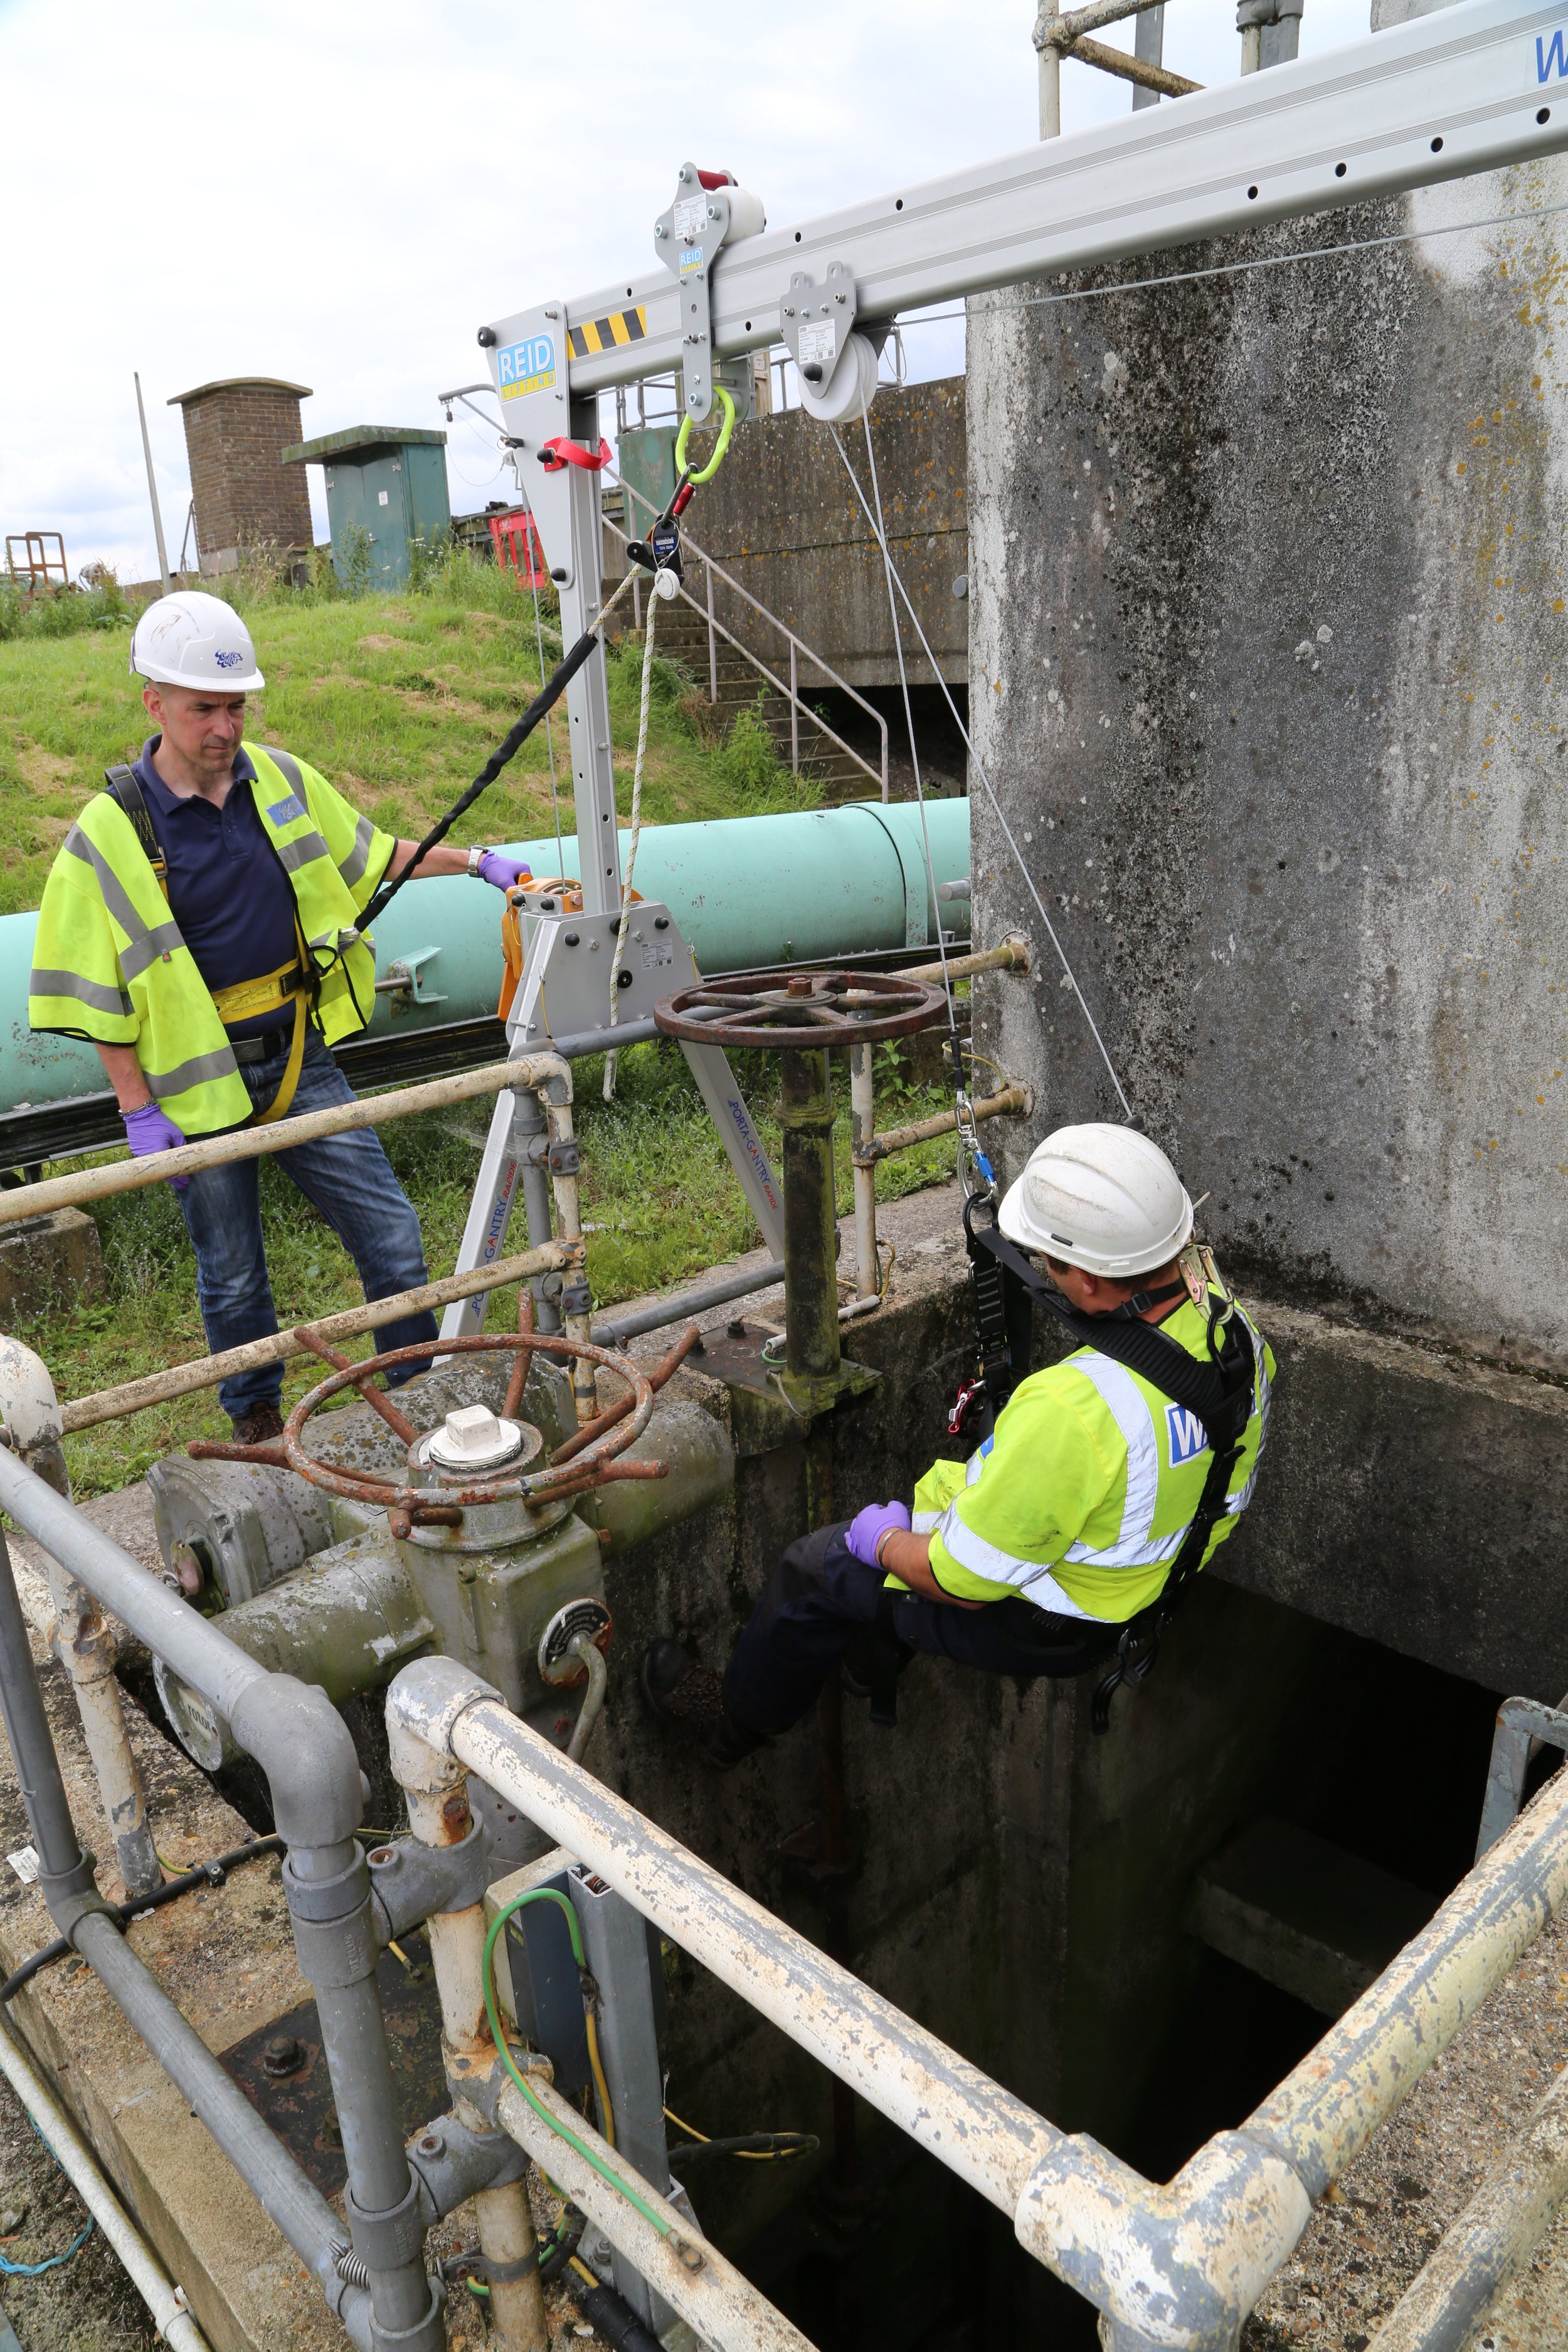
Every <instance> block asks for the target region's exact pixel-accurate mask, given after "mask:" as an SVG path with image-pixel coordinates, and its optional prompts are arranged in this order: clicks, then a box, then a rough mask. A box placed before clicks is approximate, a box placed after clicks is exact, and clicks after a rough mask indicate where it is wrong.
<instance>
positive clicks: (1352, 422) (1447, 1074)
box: [969, 160, 1568, 1364]
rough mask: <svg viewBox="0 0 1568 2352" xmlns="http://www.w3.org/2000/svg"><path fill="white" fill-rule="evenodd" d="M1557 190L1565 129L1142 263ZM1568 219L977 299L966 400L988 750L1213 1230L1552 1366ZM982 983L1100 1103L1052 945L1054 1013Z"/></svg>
mask: <svg viewBox="0 0 1568 2352" xmlns="http://www.w3.org/2000/svg"><path fill="white" fill-rule="evenodd" d="M1565 195H1568V164H1564V163H1563V162H1562V161H1561V160H1556V161H1553V162H1551V163H1543V164H1541V165H1538V166H1531V167H1530V168H1527V169H1520V170H1518V171H1515V172H1510V173H1502V174H1499V175H1495V176H1491V177H1488V178H1481V179H1475V180H1469V181H1466V182H1462V183H1455V184H1452V185H1451V186H1448V187H1444V188H1438V189H1435V190H1432V191H1430V192H1427V193H1425V194H1418V195H1415V196H1412V197H1410V198H1408V199H1406V200H1404V201H1402V202H1399V203H1394V204H1389V205H1379V206H1370V207H1367V208H1364V209H1363V210H1360V211H1356V212H1353V213H1347V214H1343V215H1333V216H1331V217H1325V218H1322V219H1321V220H1317V221H1310V222H1303V223H1297V224H1292V225H1289V226H1286V227H1282V228H1280V229H1279V230H1278V231H1276V232H1272V233H1270V234H1268V235H1263V236H1256V237H1252V238H1247V239H1241V240H1236V241H1234V242H1232V243H1229V244H1225V245H1216V246H1214V247H1203V248H1194V249H1190V250H1184V251H1182V252H1179V253H1173V254H1171V255H1169V256H1166V257H1161V259H1160V260H1159V262H1158V265H1157V266H1158V268H1160V269H1162V270H1166V269H1169V270H1181V269H1184V268H1191V267H1207V266H1212V265H1214V264H1216V263H1225V262H1226V261H1230V260H1244V259H1247V258H1253V257H1261V256H1265V255H1268V254H1272V253H1279V252H1284V251H1287V250H1290V251H1294V250H1297V249H1300V248H1304V247H1326V246H1329V245H1331V244H1335V243H1338V242H1340V241H1342V240H1343V239H1345V238H1347V237H1364V236H1377V235H1381V234H1386V233H1398V232H1402V231H1404V230H1405V229H1407V228H1408V229H1415V230H1436V229H1437V228H1441V227H1445V226H1448V225H1450V224H1456V223H1465V222H1469V221H1474V220H1479V219H1484V218H1487V217H1489V216H1491V215H1499V214H1507V213H1516V212H1519V211H1521V210H1525V209H1530V208H1535V207H1539V206H1542V205H1552V204H1554V203H1557V202H1560V201H1562V200H1563V198H1564V196H1565ZM1561 237H1562V231H1561V229H1560V227H1559V226H1558V224H1557V223H1556V222H1555V221H1546V222H1542V223H1538V224H1536V225H1533V226H1521V227H1503V228H1488V229H1484V230H1465V231H1463V232H1462V233H1459V234H1456V235H1447V236H1442V237H1440V238H1434V239H1432V240H1431V241H1429V242H1426V243H1405V244H1396V245H1394V246H1390V247H1384V248H1383V249H1381V250H1377V251H1373V252H1363V253H1358V254H1353V255H1348V256H1344V257H1340V258H1337V259H1324V260H1321V261H1307V262H1300V263H1292V264H1290V265H1289V267H1286V268H1274V269H1268V270H1262V271H1254V272H1250V273H1247V274H1243V275H1237V276H1229V277H1221V278H1211V279H1208V280H1205V282H1204V283H1202V284H1199V285H1186V286H1180V287H1173V288H1172V289H1169V290H1168V291H1160V290H1154V291H1152V292H1146V293H1137V294H1128V295H1126V296H1123V297H1119V298H1116V299H1107V300H1099V301H1095V302H1093V303H1085V304H1081V305H1074V304H1071V303H1065V304H1062V305H1061V306H1059V307H1047V308H1040V307H1035V308H1023V307H1021V306H1020V305H1019V303H1018V301H1017V299H1016V297H1013V296H1006V297H997V298H994V299H992V300H987V301H978V302H976V303H975V304H974V305H973V310H972V318H971V329H970V403H971V414H972V420H973V430H972V432H971V434H970V438H969V447H970V493H971V495H970V517H971V537H972V562H971V583H972V591H971V600H970V604H971V614H972V629H973V635H972V639H971V674H972V687H971V696H972V704H973V712H974V724H975V741H976V747H977V750H978V751H979V753H980V756H981V758H982V759H983V761H984V763H985V766H986V768H987V771H988V772H989V774H990V775H991V778H992V780H993V782H994V783H995V785H996V787H997V789H998V791H999V793H1000V794H1001V797H1002V800H1003V803H1004V805H1005V808H1006V809H1007V811H1008V812H1009V814H1010V818H1011V821H1012V823H1013V824H1014V827H1015V830H1016V833H1017V835H1018V836H1019V839H1020V841H1021V843H1022V845H1023V846H1024V848H1025V851H1026V855H1027V856H1029V857H1030V858H1031V859H1032V860H1033V861H1034V871H1035V874H1036V877H1037V880H1038V882H1039V884H1040V887H1042V889H1043V890H1044V891H1046V892H1048V893H1049V894H1050V903H1051V905H1052V908H1053V913H1054V915H1055V916H1056V917H1057V919H1058V920H1059V923H1060V927H1061V930H1062V935H1063V938H1064V940H1065V942H1066V944H1067V946H1068V951H1069V953H1070V954H1071V955H1072V956H1073V957H1074V958H1075V960H1076V961H1077V963H1078V965H1079V971H1080V975H1081V978H1082V980H1083V983H1084V986H1085V991H1086V993H1087V995H1088V996H1089V1002H1090V1003H1091V1004H1092V1005H1093V1007H1094V1008H1095V1010H1096V1013H1097V1014H1098V1015H1099V1017H1100V1022H1101V1024H1102V1026H1103V1029H1104V1032H1105V1034H1106V1038H1107V1042H1108V1044H1109V1045H1110V1049H1111V1052H1112V1054H1113V1055H1114V1056H1115V1058H1116V1060H1117V1062H1118V1063H1119V1065H1120V1066H1121V1070H1122V1073H1123V1076H1124V1078H1125V1080H1126V1083H1127V1086H1128V1089H1129V1092H1130V1094H1131V1097H1132V1100H1133V1103H1134V1105H1135V1107H1136V1108H1137V1109H1138V1110H1139V1111H1140V1112H1141V1113H1142V1115H1143V1117H1144V1118H1146V1119H1147V1121H1148V1123H1149V1125H1150V1127H1151V1129H1152V1131H1153V1132H1154V1133H1155V1134H1156V1135H1157V1136H1158V1137H1159V1138H1160V1139H1162V1141H1163V1142H1165V1143H1166V1144H1168V1145H1169V1146H1170V1147H1171V1149H1172V1150H1173V1151H1174V1152H1175V1154H1176V1155H1177V1156H1178V1158H1179V1160H1180V1161H1181V1164H1182V1166H1183V1168H1184V1172H1185V1174H1186V1177H1187V1180H1188V1182H1189V1184H1190V1186H1191V1189H1192V1190H1193V1192H1194V1193H1196V1192H1202V1191H1204V1190H1205V1188H1206V1189H1208V1190H1209V1191H1210V1192H1211V1195H1212V1197H1211V1201H1210V1203H1209V1206H1208V1208H1207V1210H1206V1211H1205V1220H1206V1223H1207V1224H1208V1227H1209V1230H1210V1232H1211V1233H1212V1234H1213V1235H1214V1236H1215V1239H1216V1240H1217V1241H1218V1242H1219V1243H1220V1244H1221V1246H1222V1250H1225V1251H1228V1253H1229V1254H1230V1255H1231V1256H1232V1257H1233V1258H1235V1259H1236V1260H1237V1262H1238V1263H1239V1262H1240V1260H1241V1258H1242V1257H1244V1256H1245V1257H1246V1258H1247V1259H1248V1260H1250V1261H1251V1262H1252V1263H1253V1265H1256V1266H1258V1267H1259V1268H1262V1269H1264V1270H1266V1271H1267V1273H1268V1276H1269V1277H1270V1279H1271V1280H1272V1281H1274V1282H1275V1283H1276V1284H1279V1285H1281V1286H1288V1287H1289V1288H1291V1289H1294V1290H1297V1291H1300V1289H1301V1288H1302V1287H1303V1286H1305V1287H1306V1288H1308V1289H1309V1290H1316V1289H1318V1288H1320V1287H1322V1288H1326V1289H1328V1290H1329V1291H1331V1292H1332V1293H1335V1294H1337V1295H1341V1296H1349V1297H1354V1298H1356V1299H1357V1300H1359V1301H1361V1302H1362V1303H1363V1307H1364V1308H1365V1309H1366V1311H1367V1312H1369V1313H1371V1314H1374V1315H1378V1316H1382V1317H1384V1318H1394V1319H1397V1320H1398V1321H1401V1322H1405V1323H1408V1324H1410V1325H1412V1326H1414V1327H1415V1328H1421V1329H1424V1330H1431V1331H1437V1332H1451V1333H1454V1334H1457V1335H1459V1336H1461V1337H1463V1338H1464V1339H1467V1340H1468V1341H1470V1342H1471V1343H1473V1344H1489V1345H1498V1344H1500V1341H1501V1343H1502V1345H1503V1352H1504V1353H1511V1354H1515V1355H1528V1356H1530V1357H1531V1358H1532V1359H1539V1360H1543V1361H1547V1362H1551V1363H1555V1364H1560V1363H1561V1362H1562V1361H1563V1357H1564V1354H1565V1353H1568V1286H1565V1285H1564V1283H1563V1266H1564V1248H1565V1244H1568V1226H1565V1225H1564V1222H1563V1220H1564V1217H1565V1215H1568V1151H1565V1150H1564V1146H1563V1101H1564V1097H1563V1092H1562V1088H1563V1082H1564V1081H1563V1071H1564V1069H1565V1068H1568V1051H1565V1034H1564V1029H1565V1023H1564V1013H1565V997H1564V973H1563V958H1562V944H1561V943H1562V940H1563V929H1564V917H1565V915H1568V863H1565V862H1564V858H1563V843H1562V835H1563V805H1564V790H1565V779H1568V766H1565V761H1564V754H1565V753H1568V735H1565V733H1564V731H1563V719H1564V704H1563V687H1564V682H1565V681H1564V673H1563V661H1562V656H1563V606H1564V601H1565V592H1564V587H1563V570H1564V556H1565V549H1564V527H1565V526H1564V508H1563V499H1562V495H1561V481H1562V467H1563V449H1564V447H1565V446H1568V376H1565V374H1564V371H1563V367H1562V364H1561V362H1560V360H1559V358H1558V356H1557V335H1558V331H1559V320H1560V314H1561V306H1562V303H1563V246H1562V243H1561ZM1124 274H1125V275H1126V276H1128V277H1129V278H1131V277H1133V276H1138V275H1142V274H1145V273H1144V270H1143V266H1142V265H1140V267H1139V268H1138V269H1137V270H1133V269H1131V268H1130V269H1129V270H1127V271H1126V272H1125V273H1124ZM1074 282H1075V283H1079V284H1082V283H1085V282H1088V281H1085V280H1082V279H1079V280H1077V281H1074ZM1094 282H1100V281H1094ZM1037 290H1042V289H1024V291H1025V292H1026V293H1028V292H1030V291H1037ZM1049 290H1050V291H1051V292H1052V293H1058V292H1060V291H1063V290H1064V289H1063V288H1062V287H1059V286H1058V285H1056V284H1055V283H1053V285H1052V287H1051V289H1049ZM1067 290H1070V289H1067ZM974 834H975V859H974V873H975V903H976V908H977V918H978V932H977V936H979V937H981V938H982V939H984V938H989V937H992V936H1000V934H1001V933H1002V931H1004V930H1005V929H1006V928H1008V927H1009V926H1010V925H1012V924H1015V923H1019V922H1022V921H1025V920H1026V919H1028V912H1029V910H1028V906H1027V901H1026V895H1025V893H1024V890H1023V887H1022V885H1021V883H1020V881H1019V879H1018V877H1017V875H1016V870H1015V869H1014V868H1013V867H1012V866H1011V863H1010V860H1009V859H1008V857H1007V856H1006V854H1005V849H1004V846H1003V845H1002V843H1001V841H1000V838H999V835H998V831H997V828H996V825H995V824H994V820H993V818H992V816H991V814H990V813H989V810H988V808H987V806H986V804H985V803H984V800H983V799H982V797H981V796H980V795H979V794H978V793H976V795H975V799H974ZM981 993H983V994H988V995H989V997H990V1000H991V1001H990V1003H989V1004H988V1006H987V1009H986V1013H985V1017H984V1021H983V1022H982V1024H981V1025H982V1029H983V1030H984V1031H986V1032H987V1033H988V1035H987V1038H986V1042H987V1044H988V1050H991V1051H993V1052H994V1053H996V1055H997V1058H998V1059H999V1060H1001V1061H1002V1062H1004V1063H1005V1066H1007V1067H1008V1069H1009V1070H1010V1071H1013V1072H1015V1073H1016V1075H1018V1076H1024V1077H1026V1078H1028V1079H1029V1080H1031V1081H1032V1082H1033V1084H1034V1085H1035V1087H1036V1089H1037V1106H1038V1108H1037V1127H1038V1129H1040V1130H1041V1131H1043V1130H1044V1129H1045V1128H1047V1127H1048V1126H1049V1125H1050V1124H1051V1123H1053V1122H1054V1121H1056V1120H1058V1119H1059V1118H1063V1117H1086V1116H1094V1115H1097V1114H1099V1113H1101V1112H1105V1111H1108V1110H1114V1108H1115V1102H1114V1097H1113V1096H1112V1095H1111V1094H1110V1089H1109V1087H1108V1085H1107V1082H1106V1079H1105V1076H1104V1073H1103V1070H1102V1069H1101V1068H1100V1066H1099V1065H1098V1062H1097V1059H1096V1057H1095V1055H1094V1054H1093V1049H1092V1047H1091V1045H1089V1043H1088V1042H1087V1040H1086V1038H1085V1035H1084V1032H1083V1028H1082V1024H1081V1021H1080V1019H1079V1016H1078V1015H1077V1013H1076V1010H1075V1008H1074V1007H1073V1006H1072V1004H1071V1002H1070V999H1069V997H1068V992H1067V991H1066V990H1065V989H1064V988H1061V987H1060V986H1058V982H1057V980H1056V978H1055V977H1054V976H1052V975H1048V974H1047V975H1046V977H1045V980H1044V984H1043V986H1042V988H1041V991H1040V993H1039V996H1038V998H1037V1011H1034V1010H1031V1009H1029V1008H1028V1007H1026V1004H1025V1003H1023V1002H1022V1001H1021V998H1020V994H1019V992H1016V991H1013V990H1011V989H1010V990H1008V991H1007V992H1005V993H1004V992H1001V991H990V992H981ZM998 1038H999V1040H1000V1045H998V1044H997V1043H996V1040H997V1039H998ZM1027 1140H1028V1139H1027V1138H1026V1137H1024V1136H1023V1135H1021V1134H1019V1133H1017V1132H1016V1131H1014V1132H1012V1133H1010V1135H1009V1136H1008V1138H1007V1139H1005V1141H1004V1144H1003V1150H1004V1155H1005V1158H1006V1160H1007V1161H1008V1164H1009V1166H1010V1167H1011V1166H1016V1164H1017V1162H1018V1160H1019V1159H1020V1157H1021V1155H1022V1153H1023V1151H1024V1150H1025V1149H1026V1143H1027ZM1502 1335H1506V1341H1502Z"/></svg>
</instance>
